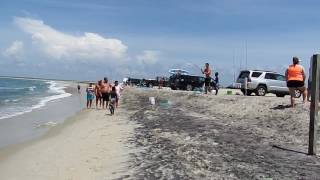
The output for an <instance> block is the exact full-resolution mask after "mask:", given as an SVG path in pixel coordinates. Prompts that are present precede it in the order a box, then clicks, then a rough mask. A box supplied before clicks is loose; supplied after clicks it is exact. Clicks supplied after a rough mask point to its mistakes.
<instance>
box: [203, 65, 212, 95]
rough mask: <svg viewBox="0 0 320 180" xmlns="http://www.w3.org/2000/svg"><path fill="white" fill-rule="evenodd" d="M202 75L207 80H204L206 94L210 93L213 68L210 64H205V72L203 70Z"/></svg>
mask: <svg viewBox="0 0 320 180" xmlns="http://www.w3.org/2000/svg"><path fill="white" fill-rule="evenodd" d="M201 72H202V74H204V77H205V80H204V92H205V94H207V93H208V91H211V85H210V84H211V72H212V71H211V68H210V65H209V63H206V64H205V67H204V70H203V69H201Z"/></svg>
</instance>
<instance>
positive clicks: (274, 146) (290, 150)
mask: <svg viewBox="0 0 320 180" xmlns="http://www.w3.org/2000/svg"><path fill="white" fill-rule="evenodd" d="M272 148H276V149H280V150H283V151H289V152H294V153H298V154H304V155H308V154H307V153H306V152H302V151H297V150H292V149H288V148H284V147H280V146H277V145H272Z"/></svg>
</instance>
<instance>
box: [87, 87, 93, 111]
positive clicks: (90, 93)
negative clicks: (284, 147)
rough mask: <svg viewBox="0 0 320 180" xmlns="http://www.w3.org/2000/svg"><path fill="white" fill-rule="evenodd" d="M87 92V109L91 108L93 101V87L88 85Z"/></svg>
mask: <svg viewBox="0 0 320 180" xmlns="http://www.w3.org/2000/svg"><path fill="white" fill-rule="evenodd" d="M86 92H87V108H88V109H89V108H91V106H92V101H93V99H94V87H93V84H92V83H90V84H89V86H88V87H87V89H86Z"/></svg>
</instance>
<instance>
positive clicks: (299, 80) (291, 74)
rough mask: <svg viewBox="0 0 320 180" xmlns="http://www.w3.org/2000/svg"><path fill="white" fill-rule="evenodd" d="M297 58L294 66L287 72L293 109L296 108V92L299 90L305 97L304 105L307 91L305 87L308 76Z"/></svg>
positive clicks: (294, 58)
mask: <svg viewBox="0 0 320 180" xmlns="http://www.w3.org/2000/svg"><path fill="white" fill-rule="evenodd" d="M299 63H300V60H299V58H297V57H293V58H292V65H290V66H289V67H288V69H287V70H286V79H287V87H288V88H289V92H290V96H291V97H290V100H291V107H292V108H294V107H295V90H297V89H298V90H299V91H300V92H301V93H302V96H303V103H305V101H306V97H307V91H306V88H305V85H304V82H305V79H306V75H305V71H304V68H303V66H301V65H300V64H299Z"/></svg>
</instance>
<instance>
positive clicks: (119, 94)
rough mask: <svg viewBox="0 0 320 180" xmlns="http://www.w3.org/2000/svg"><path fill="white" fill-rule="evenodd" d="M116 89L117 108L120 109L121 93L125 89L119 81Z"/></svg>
mask: <svg viewBox="0 0 320 180" xmlns="http://www.w3.org/2000/svg"><path fill="white" fill-rule="evenodd" d="M114 88H115V91H116V94H117V99H116V108H118V107H119V100H120V96H121V92H122V91H123V87H121V86H120V85H119V82H118V81H115V82H114Z"/></svg>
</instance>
